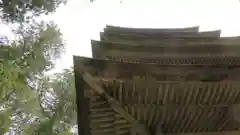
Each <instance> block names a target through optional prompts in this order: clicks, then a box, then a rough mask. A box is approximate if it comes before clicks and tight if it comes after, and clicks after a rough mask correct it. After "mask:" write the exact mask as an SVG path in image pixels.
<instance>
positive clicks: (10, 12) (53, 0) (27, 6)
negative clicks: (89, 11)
mask: <svg viewBox="0 0 240 135" xmlns="http://www.w3.org/2000/svg"><path fill="white" fill-rule="evenodd" d="M61 3H66V0H1V1H0V10H1V11H2V15H1V17H2V20H5V21H21V22H22V21H24V20H25V19H26V17H27V16H28V17H29V16H38V15H40V14H47V13H50V12H53V11H55V9H56V8H57V7H58V6H59V5H60V4H61ZM27 14H28V15H27Z"/></svg>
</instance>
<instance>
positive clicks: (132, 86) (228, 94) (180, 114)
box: [75, 57, 240, 134]
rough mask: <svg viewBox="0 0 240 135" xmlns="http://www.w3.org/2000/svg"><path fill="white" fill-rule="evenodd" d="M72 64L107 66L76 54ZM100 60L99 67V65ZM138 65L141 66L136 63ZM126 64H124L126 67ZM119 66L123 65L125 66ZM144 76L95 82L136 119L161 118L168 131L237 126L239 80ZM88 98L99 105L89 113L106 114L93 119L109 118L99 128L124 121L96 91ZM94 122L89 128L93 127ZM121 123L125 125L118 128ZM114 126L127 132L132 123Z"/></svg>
mask: <svg viewBox="0 0 240 135" xmlns="http://www.w3.org/2000/svg"><path fill="white" fill-rule="evenodd" d="M87 61H88V62H87ZM97 61H98V62H97ZM105 61H106V60H105ZM75 64H77V65H78V66H79V68H80V69H81V72H86V71H87V72H88V71H89V69H94V68H96V69H99V70H101V69H107V68H106V65H105V66H104V64H103V63H101V62H99V60H92V59H86V58H80V57H76V58H75ZM99 64H100V65H101V66H102V67H101V66H100V67H99ZM138 67H140V66H139V65H138ZM128 68H129V67H125V69H128ZM130 68H131V67H130ZM132 68H133V67H132ZM80 69H76V71H80ZM120 69H124V67H121V68H120ZM107 71H109V70H107ZM115 72H117V70H116V71H115ZM143 72H144V71H143ZM89 73H91V74H92V75H93V76H94V78H95V77H98V78H101V77H102V78H105V77H106V76H107V75H99V74H97V73H96V72H89ZM145 73H146V71H145ZM146 77H147V78H146ZM146 77H145V78H144V77H140V78H139V77H137V78H133V79H132V81H123V80H122V81H121V82H118V81H117V80H116V79H115V80H107V81H106V80H104V79H102V80H101V81H97V82H96V83H97V84H99V85H100V86H102V87H103V88H104V90H105V91H106V93H107V94H108V95H110V96H111V97H113V98H114V99H115V100H116V101H118V102H119V104H120V105H121V106H122V107H123V108H124V109H125V111H126V112H128V113H129V114H130V115H131V116H132V117H134V118H135V119H136V120H138V121H140V122H143V123H144V124H145V125H147V127H152V126H154V125H155V124H156V122H157V120H161V121H163V124H164V126H163V131H164V132H167V133H179V132H217V131H224V130H235V129H236V128H239V127H240V124H239V123H238V122H236V121H235V119H234V116H233V111H232V110H233V109H232V108H233V106H234V104H235V103H238V102H239V84H238V83H237V82H236V83H234V82H232V81H226V82H224V81H223V82H215V83H209V82H206V83H204V82H196V83H194V82H182V81H180V82H157V81H156V80H155V79H154V78H152V77H151V76H150V75H147V76H146ZM88 89H89V88H88ZM90 98H91V101H92V106H95V105H97V106H98V109H96V108H95V109H94V108H92V109H91V114H94V115H104V116H106V115H107V117H97V118H94V119H92V121H94V122H93V123H95V122H96V121H97V122H100V121H108V122H109V124H108V125H105V127H104V128H103V127H102V128H101V129H102V131H104V132H107V130H105V128H107V129H109V134H110V131H111V133H112V131H113V129H112V128H113V127H115V126H113V125H114V124H113V123H119V122H121V123H127V122H126V121H125V122H124V119H117V120H116V119H115V118H116V116H115V115H114V113H110V112H111V107H110V105H109V108H108V107H106V105H107V101H106V100H103V99H101V97H99V96H98V94H96V93H95V94H94V92H92V96H90ZM99 98H100V99H99ZM94 104H95V105H94ZM102 105H105V107H103V106H102ZM107 110H109V111H107ZM99 112H101V113H99ZM118 117H121V115H120V116H118ZM100 125H101V126H103V125H104V124H103V123H102V124H100ZM96 126H97V125H95V126H94V127H92V128H93V129H95V128H97V127H96ZM123 126H126V127H125V128H124V130H121V129H122V128H123ZM117 128H118V129H119V131H118V133H117V134H121V133H120V132H124V133H127V132H128V131H129V130H130V128H131V126H130V125H129V124H122V125H121V126H120V125H118V126H117ZM103 129H104V130H103ZM97 131H100V130H99V129H98V130H97ZM97 131H96V132H95V131H94V132H95V133H96V134H97V133H99V132H97ZM115 132H116V131H115ZM105 134H106V133H105Z"/></svg>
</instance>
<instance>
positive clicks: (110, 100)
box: [83, 72, 150, 135]
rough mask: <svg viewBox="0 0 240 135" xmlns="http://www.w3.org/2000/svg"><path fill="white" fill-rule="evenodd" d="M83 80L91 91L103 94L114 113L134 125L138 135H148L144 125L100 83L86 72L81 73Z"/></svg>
mask: <svg viewBox="0 0 240 135" xmlns="http://www.w3.org/2000/svg"><path fill="white" fill-rule="evenodd" d="M83 80H84V81H85V82H86V83H87V84H88V85H89V87H91V88H92V90H93V91H95V92H96V93H98V94H99V95H100V96H103V97H104V98H105V99H106V101H107V102H108V104H109V105H110V108H111V109H113V110H114V111H115V112H116V113H118V114H119V115H121V116H122V117H123V118H125V120H127V121H128V122H130V123H131V124H132V126H134V127H135V128H136V129H137V130H136V132H137V133H138V134H140V135H150V133H149V131H148V130H146V129H145V127H144V126H142V125H141V124H140V123H139V121H137V120H136V119H135V118H134V117H133V116H131V115H130V114H129V113H128V112H126V111H125V109H124V108H123V107H122V105H121V104H120V103H119V102H118V101H117V100H116V99H114V98H113V97H111V96H110V95H108V93H107V92H106V91H105V90H104V89H103V88H102V86H101V85H99V84H97V82H95V81H94V80H93V78H92V76H91V75H90V74H88V73H87V72H84V73H83Z"/></svg>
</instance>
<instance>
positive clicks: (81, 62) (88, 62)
mask: <svg viewBox="0 0 240 135" xmlns="http://www.w3.org/2000/svg"><path fill="white" fill-rule="evenodd" d="M101 61H102V60H101ZM104 62H106V60H103V61H102V62H100V61H99V60H94V59H89V58H83V57H75V58H74V65H75V67H78V68H80V69H78V68H75V69H76V70H75V71H83V72H85V73H86V72H87V73H88V71H89V70H88V69H91V68H95V69H98V70H101V71H100V72H102V71H103V69H105V70H107V71H109V70H108V68H107V67H108V66H107V65H106V63H104ZM112 63H115V62H113V61H112ZM138 67H140V66H139V65H138ZM121 68H124V67H121ZM125 68H127V69H128V68H129V67H125ZM116 71H117V70H115V72H116ZM89 73H90V72H89ZM93 74H94V73H93ZM97 76H98V75H97ZM93 77H94V75H93ZM102 77H106V76H105V75H103V76H102ZM181 83H183V82H181ZM231 83H233V82H231ZM152 84H154V83H152ZM190 84H193V83H192V82H191V83H190ZM221 84H222V85H223V86H224V82H221ZM226 84H227V85H229V84H230V83H226ZM182 85H183V86H184V88H185V85H184V84H182ZM201 85H203V86H205V84H204V83H202V84H201ZM238 86H239V85H238ZM170 87H171V88H172V86H170ZM170 87H169V88H170ZM217 87H218V86H217ZM217 87H216V88H217ZM224 87H225V86H224ZM234 87H235V86H234ZM93 88H94V87H93ZM227 88H228V89H226V90H225V92H228V91H229V90H230V88H231V90H233V91H234V89H232V88H233V87H232V86H230V87H229V86H227ZM177 90H179V89H177ZM209 90H210V89H209ZM222 90H223V88H221V90H220V91H219V90H217V91H215V93H216V92H217V93H218V94H217V96H216V98H217V100H219V99H221V100H220V101H221V102H219V103H220V105H223V102H222V100H224V99H226V98H227V99H228V100H229V101H230V100H231V101H232V99H235V97H231V95H232V96H237V94H233V93H232V94H229V93H228V94H223V95H222V94H221V91H222ZM165 91H168V92H171V91H172V90H168V89H165ZM191 91H192V90H191ZM192 92H194V91H192ZM194 93H195V92H194ZM188 94H190V95H189V97H192V98H194V96H191V93H188ZM192 94H193V93H192ZM205 94H206V93H205ZM167 95H174V93H172V94H167ZM194 95H196V93H195V94H194ZM221 95H222V96H223V97H221ZM142 96H145V95H142ZM201 96H202V97H207V96H205V95H204V93H202V94H201ZM226 96H227V97H226ZM170 97H172V96H170ZM183 99H188V98H183ZM198 99H199V97H198ZM188 100H189V101H190V104H192V99H188ZM200 100H201V101H202V100H203V99H200ZM203 101H204V100H203ZM213 101H214V102H215V98H213ZM171 102H172V101H171ZM207 102H210V101H207ZM197 104H199V103H197ZM200 104H201V103H200ZM210 104H211V102H210ZM165 105H166V104H165ZM201 105H203V104H201ZM226 105H228V106H229V105H231V104H229V103H228V104H226ZM194 108H195V107H194ZM207 108H208V107H207ZM207 108H206V109H207ZM220 108H222V109H224V108H225V109H224V110H226V107H220ZM220 108H219V109H220ZM135 109H136V108H135ZM207 110H208V109H207ZM207 110H205V111H206V112H204V113H203V114H202V116H201V118H203V115H204V117H205V118H207V117H206V116H207V115H209V114H208V111H207ZM214 110H215V109H213V110H211V114H212V113H213V112H215V111H214ZM220 110H221V109H220ZM199 111H202V109H201V108H200V110H199ZM165 112H166V110H165ZM185 112H186V110H185ZM227 112H228V111H227ZM227 112H226V113H227ZM168 113H170V112H168ZM172 113H173V112H171V114H169V115H171V116H172V117H173V114H172ZM216 115H217V114H216ZM224 115H225V112H224ZM174 117H175V116H174ZM191 118H195V117H191ZM173 119H175V118H173ZM219 119H221V123H222V122H224V121H225V120H228V119H229V118H228V117H226V118H225V117H223V120H224V121H222V115H221V118H218V119H214V121H215V122H216V121H219ZM205 120H206V119H205ZM196 121H197V120H196V119H195V121H194V122H196ZM201 121H203V120H201ZM218 125H219V124H218ZM238 126H239V125H238ZM178 128H180V127H178ZM185 128H187V127H186V122H185ZM204 128H208V127H204ZM219 128H222V125H220V127H219ZM178 130H179V129H178ZM197 130H199V131H200V129H195V130H194V131H197ZM169 131H170V129H169ZM174 131H175V130H174ZM184 131H185V130H184Z"/></svg>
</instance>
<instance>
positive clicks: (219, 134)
mask: <svg viewBox="0 0 240 135" xmlns="http://www.w3.org/2000/svg"><path fill="white" fill-rule="evenodd" d="M167 135H240V131H225V132H206V133H179V134H167Z"/></svg>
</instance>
